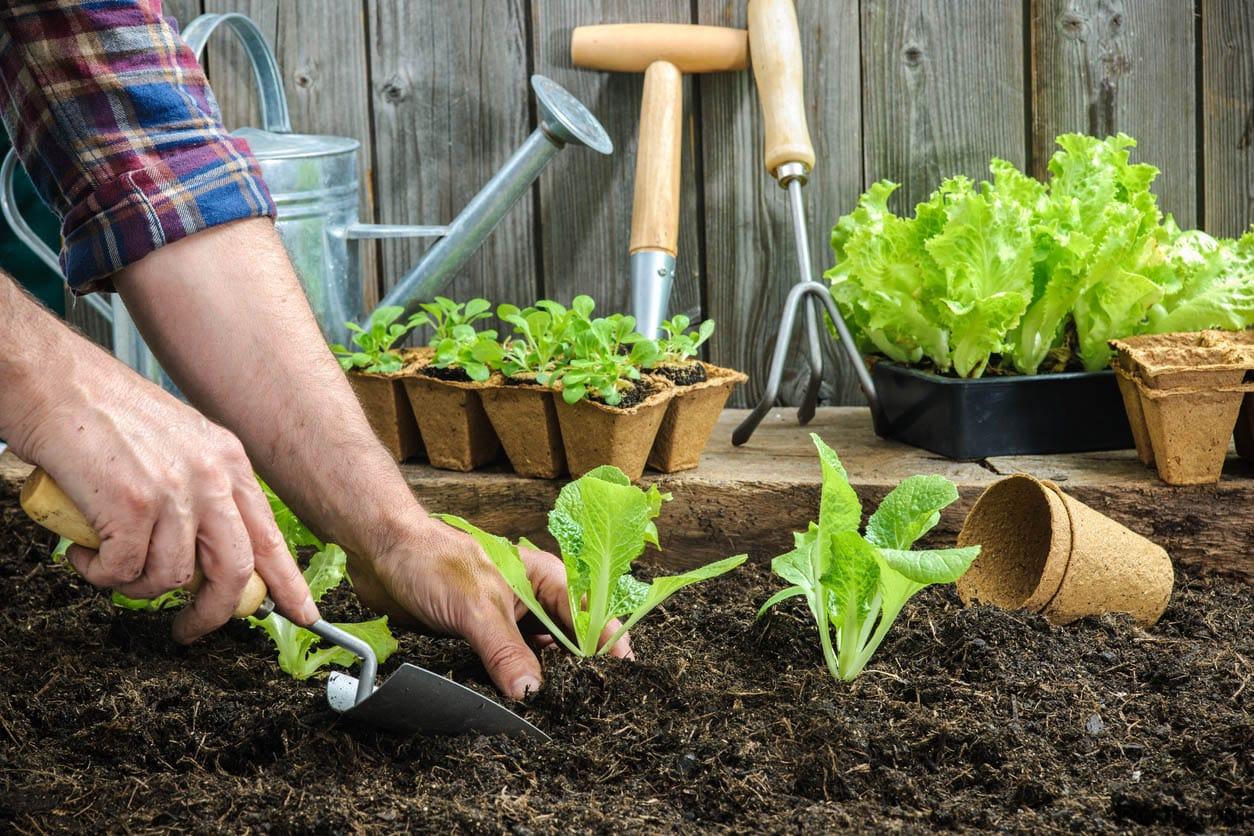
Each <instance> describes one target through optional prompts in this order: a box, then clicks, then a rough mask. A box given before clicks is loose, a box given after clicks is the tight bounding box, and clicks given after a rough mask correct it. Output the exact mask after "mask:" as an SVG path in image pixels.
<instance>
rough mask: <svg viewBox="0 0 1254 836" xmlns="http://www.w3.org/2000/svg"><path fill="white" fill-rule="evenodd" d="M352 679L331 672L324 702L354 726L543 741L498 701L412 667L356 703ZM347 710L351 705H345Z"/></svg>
mask: <svg viewBox="0 0 1254 836" xmlns="http://www.w3.org/2000/svg"><path fill="white" fill-rule="evenodd" d="M356 690H357V680H356V679H355V678H354V677H351V676H349V675H348V674H343V673H333V674H331V677H330V679H328V680H327V701H328V702H329V703H330V704H331V707H332V708H334V709H335V710H336V711H340V712H342V713H343V714H344V716H345V717H347V718H348V719H350V720H352V721H353V722H355V723H364V724H366V725H371V726H377V727H379V728H383V729H387V730H389V731H393V732H400V733H402V734H416V733H422V734H436V735H458V734H467V733H470V732H477V733H479V734H507V735H510V736H511V737H530V738H534V739H536V740H549V739H550V738H549V736H548V735H547V734H545V733H544V732H542V731H540V729H538V728H536V727H535V726H533V725H532V724H531V723H528V722H527V721H526V720H524V719H523V718H522V717H519V716H518V715H517V714H515V713H514V712H512V711H510V710H509V709H508V708H506V707H505V706H503V705H501V704H500V703H498V702H494V701H493V700H490V699H488V698H487V697H485V696H483V695H482V694H480V693H478V692H476V691H472V690H470V689H469V688H467V687H466V686H464V685H460V684H458V683H456V682H454V681H453V680H451V679H449V678H447V677H444V676H440V675H439V674H438V673H435V672H433V671H429V670H426V669H424V668H420V667H418V666H417V665H411V664H408V663H406V664H404V665H401V666H400V668H398V669H397V671H396V672H395V673H393V674H392V675H391V676H390V677H388V679H387V681H386V682H384V683H383V684H382V685H380V686H379V687H378V688H376V689H375V692H374V693H373V694H371V695H370V696H368V697H366V698H365V699H364V700H362V701H361V702H360V703H358V704H357V705H353V704H352V696H351V695H353V694H355V693H356ZM350 706H351V707H350Z"/></svg>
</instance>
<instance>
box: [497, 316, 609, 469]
mask: <svg viewBox="0 0 1254 836" xmlns="http://www.w3.org/2000/svg"><path fill="white" fill-rule="evenodd" d="M592 306H593V303H592V299H590V298H589V297H587V296H576V297H575V298H574V300H573V301H572V302H571V307H570V309H567V308H566V307H565V306H563V305H561V304H559V303H557V302H554V301H552V300H549V299H541V300H540V301H538V302H536V304H535V305H534V306H533V307H528V308H525V309H519V308H518V307H517V306H515V305H500V306H499V307H498V308H497V311H496V315H497V317H498V318H499V319H500V320H501V322H502V323H503V324H505V325H508V326H510V327H511V328H512V329H513V335H512V336H511V337H509V338H508V339H506V340H504V341H503V342H502V352H501V358H500V372H501V380H500V385H498V386H495V387H490V388H487V389H483V390H482V391H481V392H480V393H479V395H480V398H481V400H482V402H483V409H484V411H485V412H486V413H487V415H488V420H489V421H491V422H492V428H493V429H494V430H495V431H496V434H497V437H498V438H500V440H501V446H502V447H504V448H505V455H506V457H507V458H508V459H509V462H510V465H511V466H512V467H513V468H514V472H515V473H517V474H518V475H520V476H533V477H540V478H544V479H556V478H557V477H558V476H561V475H563V474H565V473H566V450H565V448H564V447H563V446H562V430H561V427H560V425H559V424H558V418H557V406H556V404H555V403H554V400H555V393H554V391H553V389H552V388H551V386H550V384H551V383H552V381H553V376H554V372H555V371H556V369H557V367H558V364H559V363H560V362H561V361H562V359H563V357H564V356H565V353H566V350H567V346H568V342H569V336H570V332H571V331H572V328H571V322H572V321H573V320H574V319H576V318H583V319H586V318H587V317H588V316H589V314H591V312H592Z"/></svg>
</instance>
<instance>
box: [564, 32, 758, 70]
mask: <svg viewBox="0 0 1254 836" xmlns="http://www.w3.org/2000/svg"><path fill="white" fill-rule="evenodd" d="M570 60H571V62H572V63H574V65H575V66H576V67H584V68H585V69H589V70H608V71H610V72H618V73H641V72H644V71H645V70H646V69H647V68H648V67H649V65H650V64H652V63H653V62H654V61H665V62H667V63H668V64H674V65H675V66H676V67H677V68H678V69H679V71H680V72H684V73H716V72H724V71H728V70H743V69H744V68H745V67H746V66H747V65H748V63H749V39H748V37H747V36H746V35H745V30H743V29H728V28H726V27H723V26H694V25H692V24H687V23H609V24H602V25H600V26H577V27H575V29H574V30H573V31H571V33H570Z"/></svg>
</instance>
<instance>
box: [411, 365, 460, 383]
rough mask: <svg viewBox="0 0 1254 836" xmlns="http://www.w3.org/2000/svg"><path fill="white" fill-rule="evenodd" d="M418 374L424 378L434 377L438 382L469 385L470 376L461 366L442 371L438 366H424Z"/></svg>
mask: <svg viewBox="0 0 1254 836" xmlns="http://www.w3.org/2000/svg"><path fill="white" fill-rule="evenodd" d="M417 373H418V374H420V375H423V376H424V377H433V378H435V379H436V380H451V381H454V382H457V383H469V382H470V375H468V374H466V370H465V369H463V368H462V367H461V366H449V367H448V368H445V369H441V368H439V367H438V366H423V367H422V368H420V369H418V372H417Z"/></svg>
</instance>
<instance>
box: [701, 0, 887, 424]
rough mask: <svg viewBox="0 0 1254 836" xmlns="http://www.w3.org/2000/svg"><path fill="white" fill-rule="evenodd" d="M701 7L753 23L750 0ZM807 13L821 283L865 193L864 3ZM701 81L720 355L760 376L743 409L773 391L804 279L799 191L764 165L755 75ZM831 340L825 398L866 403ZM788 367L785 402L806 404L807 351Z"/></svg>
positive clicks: (714, 0)
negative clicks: (791, 305) (787, 318)
mask: <svg viewBox="0 0 1254 836" xmlns="http://www.w3.org/2000/svg"><path fill="white" fill-rule="evenodd" d="M697 11H698V17H699V22H700V23H703V24H711V25H716V26H745V25H746V24H747V10H746V7H745V4H741V3H727V2H721V0H700V2H699V3H698V4H697ZM797 18H798V27H799V31H800V35H801V51H802V58H803V61H804V67H805V72H804V85H805V95H806V105H807V107H806V118H807V120H808V122H809V129H810V135H811V137H812V138H813V140H814V146H815V155H816V162H815V167H814V174H813V176H812V177H811V178H810V183H809V185H808V186H806V187H805V189H804V191H803V194H804V197H805V206H806V216H807V221H808V232H809V241H810V253H811V258H812V260H813V272H814V274H815V275H814V278H821V273H822V272H823V270H825V269H826V268H827V267H828V266H829V265H830V262H831V250H830V248H829V246H828V239H829V237H830V233H831V227H832V225H833V224H834V223H835V222H836V219H837V218H838V217H839V216H840V215H841V214H842V213H844V212H847V211H849V210H850V209H852V208H853V206H854V203H855V202H856V201H857V198H858V194H859V193H860V192H861V191H862V157H861V153H862V143H863V136H862V127H861V121H860V111H861V103H860V99H861V84H860V81H859V78H860V75H859V74H860V67H859V61H858V50H859V46H858V3H857V2H856V0H839V2H826V1H825V2H818V0H809V2H807V0H802V2H800V3H798V4H797ZM751 60H752V57H751ZM699 83H700V92H701V109H702V113H701V119H702V153H703V168H704V172H705V180H704V183H703V188H704V197H705V219H704V221H705V240H706V300H707V315H708V316H710V317H712V318H713V319H714V320H715V321H717V322H718V326H719V327H718V330H717V331H716V332H715V334H714V337H713V338H712V339H711V346H710V359H711V360H712V362H715V363H718V364H719V365H723V366H732V367H734V368H738V369H742V370H744V371H746V372H747V373H748V374H749V383H748V384H747V385H745V386H742V387H740V388H739V389H738V390H737V392H736V394H735V395H733V398H734V401H733V405H739V406H746V405H749V404H751V403H757V401H758V399H759V398H760V397H761V395H762V392H763V390H764V387H765V383H766V372H767V368H768V366H769V364H770V360H771V352H772V350H773V348H774V343H775V337H776V334H777V333H778V328H779V315H780V309H781V307H782V303H783V301H784V297H785V296H786V295H787V294H788V290H789V289H790V288H791V287H792V286H793V285H794V284H796V283H797V282H798V281H799V280H800V278H801V276H800V270H799V267H798V265H797V253H796V248H795V245H794V243H793V241H794V236H793V226H792V223H793V222H792V215H791V213H790V210H789V207H788V201H787V195H786V193H785V192H784V191H783V190H782V189H780V188H779V186H778V185H777V184H776V182H775V180H774V179H773V178H772V177H771V176H770V175H769V174H767V172H766V170H765V167H764V158H763V123H762V109H761V106H760V104H759V101H758V94H757V90H756V88H755V85H754V81H753V77H752V75H751V74H749V73H744V74H737V75H718V76H702V77H701V78H700V82H699ZM799 336H800V335H799ZM795 344H799V340H798V341H796V343H795ZM824 346H825V347H824V357H825V362H824V370H825V378H824V379H825V383H824V397H825V398H826V400H827V401H828V402H829V403H858V402H860V401H861V400H862V395H861V392H859V391H858V388H857V384H856V383H855V382H854V377H853V373H852V370H851V368H850V367H849V365H848V360H846V358H845V357H844V356H843V354H842V353H839V352H838V350H837V349H836V348H835V347H834V344H833V342H832V340H830V339H827V338H825V339H824ZM788 369H789V372H788V373H786V375H785V379H784V385H783V387H782V388H781V401H782V402H783V403H797V402H799V401H800V400H801V396H802V391H803V390H804V387H805V384H806V382H807V380H808V378H809V366H808V364H807V363H806V361H805V360H804V359H803V358H802V356H801V355H800V353H799V352H798V351H797V350H795V349H794V350H793V352H792V353H791V355H790V360H789V363H788Z"/></svg>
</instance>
